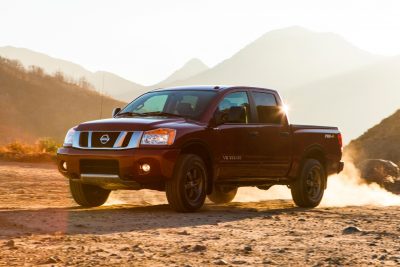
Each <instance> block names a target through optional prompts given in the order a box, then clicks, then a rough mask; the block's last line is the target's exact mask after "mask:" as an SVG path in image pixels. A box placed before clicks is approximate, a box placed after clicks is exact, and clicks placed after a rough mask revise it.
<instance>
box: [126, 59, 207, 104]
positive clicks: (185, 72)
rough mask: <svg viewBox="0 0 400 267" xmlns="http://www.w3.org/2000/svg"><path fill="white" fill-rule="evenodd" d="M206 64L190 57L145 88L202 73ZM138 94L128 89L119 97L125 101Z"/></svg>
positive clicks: (160, 85)
mask: <svg viewBox="0 0 400 267" xmlns="http://www.w3.org/2000/svg"><path fill="white" fill-rule="evenodd" d="M208 69H209V68H208V66H207V65H206V64H204V63H203V62H202V61H201V60H200V59H197V58H192V59H191V60H189V61H188V62H186V63H185V64H184V65H183V66H182V67H181V68H179V69H178V70H176V71H174V72H173V73H172V74H171V75H169V76H168V77H167V78H165V79H164V80H162V81H161V82H159V83H157V84H154V85H152V86H149V87H147V90H152V89H156V88H162V87H167V86H169V85H171V84H173V83H177V82H179V81H181V80H184V79H188V78H190V77H192V76H194V75H197V74H199V73H202V72H204V71H206V70H208ZM137 96H138V94H137V92H136V91H129V92H126V93H124V94H121V95H120V97H119V99H125V100H126V101H130V100H132V99H134V98H135V97H137Z"/></svg>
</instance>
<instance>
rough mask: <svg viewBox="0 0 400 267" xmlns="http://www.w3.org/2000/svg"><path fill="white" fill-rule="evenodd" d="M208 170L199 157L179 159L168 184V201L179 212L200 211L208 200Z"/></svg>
mask: <svg viewBox="0 0 400 267" xmlns="http://www.w3.org/2000/svg"><path fill="white" fill-rule="evenodd" d="M206 182H207V170H206V165H205V164H204V161H203V160H202V159H201V158H200V157H199V156H197V155H193V154H184V155H181V156H180V157H179V158H178V161H177V164H176V166H175V169H174V175H173V177H172V179H171V180H168V181H167V182H166V186H165V191H166V195H167V200H168V203H169V205H170V207H171V208H172V209H174V210H175V211H178V212H193V211H196V210H198V209H200V208H201V207H202V206H203V204H204V201H205V199H206Z"/></svg>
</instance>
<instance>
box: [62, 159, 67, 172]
mask: <svg viewBox="0 0 400 267" xmlns="http://www.w3.org/2000/svg"><path fill="white" fill-rule="evenodd" d="M67 168H68V165H67V162H66V161H63V162H61V169H62V170H63V171H66V170H67Z"/></svg>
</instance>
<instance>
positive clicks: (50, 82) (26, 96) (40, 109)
mask: <svg viewBox="0 0 400 267" xmlns="http://www.w3.org/2000/svg"><path fill="white" fill-rule="evenodd" d="M101 103H103V104H102V106H103V109H102V112H101ZM123 105H124V103H122V102H120V101H116V100H114V99H112V98H110V97H107V96H103V97H102V96H101V95H100V94H99V93H97V92H96V91H94V90H90V89H89V88H84V87H82V86H79V85H77V84H74V83H71V82H68V81H66V80H65V78H63V76H61V75H60V74H57V75H55V76H50V75H47V74H45V73H43V71H42V70H41V69H40V68H37V67H35V68H31V69H30V70H29V71H27V70H25V69H24V68H23V66H21V64H20V63H19V62H18V61H11V60H8V59H5V58H1V57H0V106H1V109H0V121H1V124H0V143H2V144H4V143H8V142H10V141H13V140H15V139H21V140H23V141H24V142H32V141H35V140H36V139H37V138H39V137H52V138H55V139H56V140H58V141H59V142H62V140H63V138H64V136H65V133H66V131H67V130H68V129H69V128H70V127H72V126H74V125H77V124H78V123H80V122H82V121H87V120H93V119H98V118H100V113H102V117H111V111H112V109H113V108H115V107H119V106H123Z"/></svg>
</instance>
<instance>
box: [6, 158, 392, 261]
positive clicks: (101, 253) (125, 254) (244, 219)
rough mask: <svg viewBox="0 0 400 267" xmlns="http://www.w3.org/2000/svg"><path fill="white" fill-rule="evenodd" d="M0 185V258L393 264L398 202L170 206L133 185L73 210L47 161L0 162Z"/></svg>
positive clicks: (62, 183)
mask: <svg viewBox="0 0 400 267" xmlns="http://www.w3.org/2000/svg"><path fill="white" fill-rule="evenodd" d="M0 184H1V187H0V247H1V250H0V265H1V266H32V265H35V266H36V265H43V266H46V265H48V266H69V265H77V266H103V265H107V266H214V265H226V266H269V265H279V266H335V265H338V266H349V265H355V266H366V265H382V266H399V265H400V238H399V236H400V216H399V212H400V207H398V206H397V207H374V206H361V207H337V208H336V207H324V208H316V209H300V208H296V207H294V205H293V203H292V202H291V201H290V200H268V201H260V202H249V203H246V202H244V203H239V202H233V203H230V204H228V205H213V204H207V205H205V207H204V208H203V209H202V210H201V211H200V212H197V213H191V214H179V213H175V212H173V211H171V210H170V209H169V208H168V206H167V205H166V204H164V203H165V197H164V194H163V193H162V192H153V191H148V190H141V191H137V192H135V191H118V192H114V193H113V194H112V196H111V198H110V201H109V202H108V203H107V204H106V205H105V206H102V207H99V208H94V209H82V208H78V207H76V205H75V203H74V202H73V201H72V199H71V197H70V196H69V192H68V185H67V181H66V180H65V178H64V177H62V176H61V175H60V174H58V172H57V170H56V169H55V167H54V166H52V165H49V164H27V163H9V162H8V163H6V162H0ZM338 197H340V196H338Z"/></svg>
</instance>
